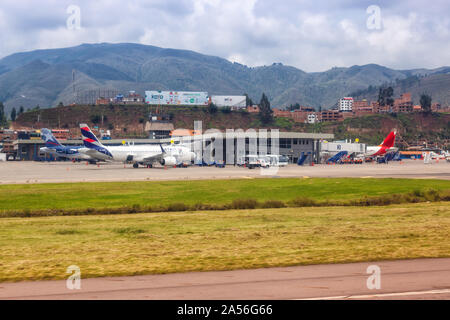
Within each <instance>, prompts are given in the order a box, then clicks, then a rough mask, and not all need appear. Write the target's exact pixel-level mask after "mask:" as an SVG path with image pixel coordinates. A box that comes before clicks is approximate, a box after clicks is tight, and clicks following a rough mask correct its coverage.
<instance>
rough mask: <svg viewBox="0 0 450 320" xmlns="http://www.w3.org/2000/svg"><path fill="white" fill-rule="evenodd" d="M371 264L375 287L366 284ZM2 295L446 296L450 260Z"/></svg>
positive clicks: (2, 286) (32, 286)
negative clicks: (377, 286)
mask: <svg viewBox="0 0 450 320" xmlns="http://www.w3.org/2000/svg"><path fill="white" fill-rule="evenodd" d="M371 265H376V266H378V267H379V268H380V270H381V274H380V279H381V283H380V284H381V289H379V290H377V289H374V290H369V289H368V288H367V279H368V277H369V276H370V274H367V268H368V267H369V266H371ZM82 272H83V270H81V273H82ZM0 299H167V300H171V299H183V300H184V299H450V258H449V259H417V260H401V261H382V262H367V263H351V264H337V265H312V266H299V267H285V268H268V269H257V270H237V271H221V272H193V273H183V274H166V275H149V276H134V277H117V278H97V279H85V280H83V279H82V280H81V289H80V290H68V289H67V288H66V282H65V281H40V282H21V283H0Z"/></svg>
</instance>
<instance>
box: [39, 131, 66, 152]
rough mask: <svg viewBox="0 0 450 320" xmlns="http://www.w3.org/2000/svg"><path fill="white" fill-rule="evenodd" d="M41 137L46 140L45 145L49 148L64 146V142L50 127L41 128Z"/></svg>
mask: <svg viewBox="0 0 450 320" xmlns="http://www.w3.org/2000/svg"><path fill="white" fill-rule="evenodd" d="M41 138H42V140H44V141H45V146H46V147H48V148H55V147H62V144H61V143H59V141H58V140H56V138H55V137H54V136H53V133H52V131H51V130H49V129H45V128H44V129H42V130H41Z"/></svg>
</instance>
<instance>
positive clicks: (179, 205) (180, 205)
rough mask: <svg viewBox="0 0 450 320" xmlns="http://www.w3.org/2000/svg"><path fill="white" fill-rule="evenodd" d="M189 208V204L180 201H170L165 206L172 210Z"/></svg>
mask: <svg viewBox="0 0 450 320" xmlns="http://www.w3.org/2000/svg"><path fill="white" fill-rule="evenodd" d="M187 210H189V206H187V205H186V204H184V203H182V202H178V203H172V204H169V205H168V206H167V211H169V212H173V211H187Z"/></svg>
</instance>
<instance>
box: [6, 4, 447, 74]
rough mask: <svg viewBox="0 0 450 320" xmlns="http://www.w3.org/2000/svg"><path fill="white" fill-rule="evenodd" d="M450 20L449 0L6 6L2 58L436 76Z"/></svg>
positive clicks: (444, 53)
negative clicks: (189, 59) (133, 50)
mask: <svg viewBox="0 0 450 320" xmlns="http://www.w3.org/2000/svg"><path fill="white" fill-rule="evenodd" d="M329 2H331V1H329ZM73 8H75V10H73ZM76 8H79V11H80V15H79V16H78V15H77V13H76V11H77V9H76ZM449 12H450V1H448V0H433V1H424V0H421V1H419V0H397V1H392V0H389V1H387V0H379V1H375V0H370V1H366V0H358V1H350V0H334V1H332V4H329V3H325V1H318V0H313V1H310V0H283V1H279V0H148V1H144V0H128V1H123V0H95V1H93V0H68V1H66V0H40V1H35V0H1V2H0V30H1V31H0V42H1V45H0V57H4V56H7V55H9V54H12V53H15V52H20V51H30V50H35V49H46V48H60V47H68V46H74V45H79V44H81V43H96V42H112V43H119V42H135V43H142V44H149V45H155V46H161V47H167V48H176V49H189V50H194V51H198V52H200V53H204V54H210V55H217V56H220V57H223V58H226V59H229V60H231V61H236V62H239V63H242V64H246V65H248V66H257V65H269V64H272V63H273V62H282V63H283V64H286V65H292V66H295V67H297V68H300V69H302V70H305V71H324V70H327V69H329V68H332V67H334V66H351V65H355V64H358V65H362V64H368V63H377V64H381V65H385V66H388V67H391V68H396V69H410V68H420V67H425V68H435V67H440V66H444V65H446V66H448V65H450V15H449V14H448V13H449ZM78 17H79V19H78ZM78 21H80V25H79V26H80V28H77V26H78V24H77V22H78ZM68 22H69V27H68Z"/></svg>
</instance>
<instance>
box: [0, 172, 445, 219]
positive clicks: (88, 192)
mask: <svg viewBox="0 0 450 320" xmlns="http://www.w3.org/2000/svg"><path fill="white" fill-rule="evenodd" d="M427 189H435V190H449V189H450V181H445V180H416V179H354V178H336V179H327V178H314V179H295V178H292V179H239V180H203V181H167V182H123V183H121V182H108V183H64V184H27V185H0V211H3V212H5V211H11V210H25V209H28V210H39V209H85V208H115V207H123V206H133V205H141V206H154V205H155V206H157V205H168V204H172V203H185V204H187V205H193V204H196V203H199V202H201V203H204V204H215V205H221V204H228V203H230V202H231V201H233V200H235V199H248V198H252V199H255V200H259V201H266V200H280V201H290V200H293V199H295V198H297V197H307V198H311V199H315V200H343V201H345V200H351V199H360V198H362V197H364V196H382V195H385V194H393V193H407V192H412V191H414V190H427Z"/></svg>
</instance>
